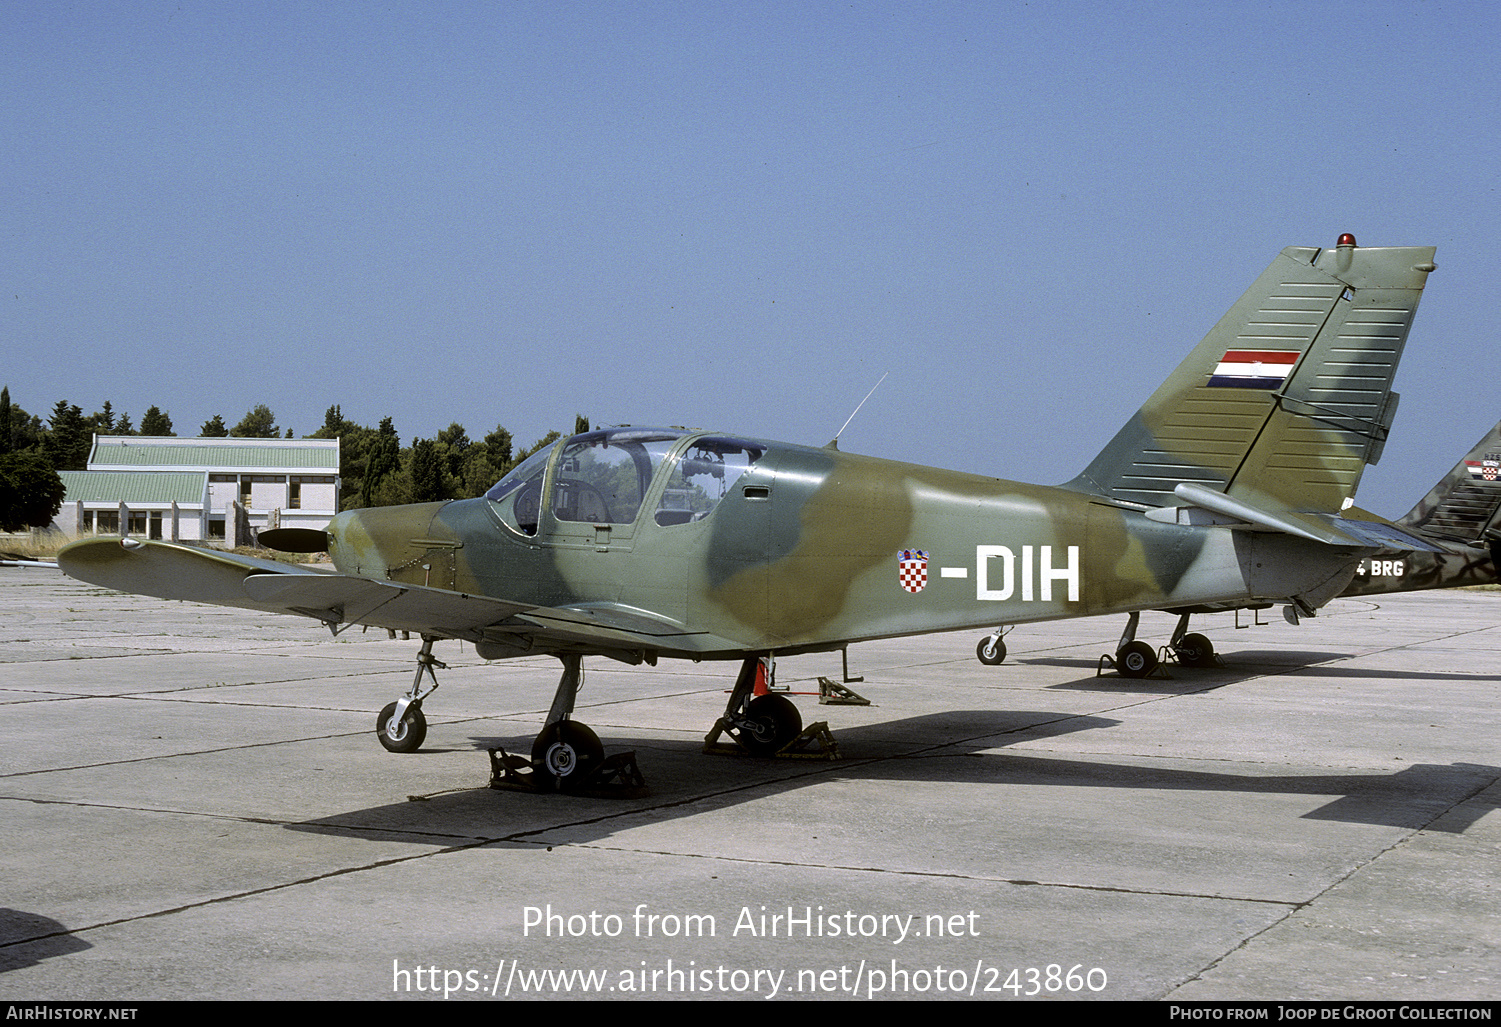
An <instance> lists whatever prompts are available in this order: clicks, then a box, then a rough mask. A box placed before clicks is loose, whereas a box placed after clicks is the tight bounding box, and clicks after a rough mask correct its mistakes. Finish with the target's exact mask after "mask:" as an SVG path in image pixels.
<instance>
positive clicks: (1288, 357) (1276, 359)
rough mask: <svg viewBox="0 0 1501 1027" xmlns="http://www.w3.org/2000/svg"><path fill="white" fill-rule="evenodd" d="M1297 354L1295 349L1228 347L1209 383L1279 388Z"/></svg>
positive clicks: (1235, 387) (1228, 386)
mask: <svg viewBox="0 0 1501 1027" xmlns="http://www.w3.org/2000/svg"><path fill="white" fill-rule="evenodd" d="M1300 356H1302V354H1301V353H1299V352H1297V351H1296V350H1280V349H1227V350H1226V351H1225V356H1224V358H1223V359H1222V360H1221V361H1220V362H1219V365H1218V366H1216V367H1215V369H1214V373H1213V374H1211V375H1210V376H1209V382H1208V384H1209V387H1210V388H1217V389H1276V388H1280V387H1281V386H1282V385H1283V384H1285V383H1286V382H1287V376H1288V375H1290V374H1292V373H1293V365H1295V364H1296V363H1297V362H1298V357H1300Z"/></svg>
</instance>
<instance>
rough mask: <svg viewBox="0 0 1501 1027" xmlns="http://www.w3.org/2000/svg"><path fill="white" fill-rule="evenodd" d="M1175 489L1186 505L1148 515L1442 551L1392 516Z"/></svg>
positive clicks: (1341, 542) (1333, 542)
mask: <svg viewBox="0 0 1501 1027" xmlns="http://www.w3.org/2000/svg"><path fill="white" fill-rule="evenodd" d="M1173 494H1174V495H1175V496H1176V497H1177V498H1178V499H1180V500H1182V501H1183V503H1184V504H1186V505H1182V506H1166V507H1159V508H1157V509H1155V510H1148V511H1147V513H1146V516H1147V517H1148V518H1149V519H1150V520H1154V521H1162V522H1164V523H1167V524H1220V525H1236V524H1239V525H1244V526H1252V527H1256V528H1259V529H1261V530H1264V531H1276V532H1281V533H1282V534H1284V535H1295V536H1297V537H1299V538H1306V539H1309V540H1311V541H1314V542H1322V543H1324V544H1325V545H1330V546H1350V547H1355V548H1361V549H1370V548H1376V549H1382V548H1392V547H1395V548H1401V549H1416V550H1426V551H1428V552H1434V553H1436V552H1439V551H1440V549H1439V547H1437V546H1434V545H1430V544H1429V543H1427V542H1425V541H1423V540H1422V539H1420V538H1418V537H1417V536H1415V535H1412V534H1410V533H1408V532H1405V531H1403V530H1401V528H1399V527H1397V526H1396V525H1395V524H1392V523H1391V522H1390V521H1384V520H1381V519H1380V518H1377V517H1375V516H1374V515H1370V514H1367V515H1365V516H1367V517H1370V518H1371V519H1370V520H1355V519H1353V518H1349V517H1340V516H1337V515H1334V514H1327V513H1321V512H1310V511H1303V510H1289V509H1285V508H1280V507H1278V506H1277V505H1276V504H1274V503H1271V502H1268V501H1266V500H1265V499H1262V500H1260V501H1254V500H1251V499H1248V498H1245V497H1238V496H1227V495H1225V494H1224V493H1223V492H1216V491H1214V490H1213V489H1206V488H1204V487H1203V486H1202V485H1194V484H1190V483H1184V484H1180V485H1178V487H1177V488H1175V489H1174V490H1173Z"/></svg>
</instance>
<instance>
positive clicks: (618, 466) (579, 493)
mask: <svg viewBox="0 0 1501 1027" xmlns="http://www.w3.org/2000/svg"><path fill="white" fill-rule="evenodd" d="M679 438H681V435H680V434H679V433H668V432H660V431H650V430H642V429H631V428H611V429H606V430H604V431H595V432H586V433H585V434H583V435H575V436H574V437H573V438H571V439H569V440H568V441H567V442H566V443H563V444H562V445H564V446H565V447H566V448H565V449H564V450H563V453H562V456H561V457H560V458H559V460H558V470H557V475H556V478H555V480H554V482H553V488H552V512H553V516H555V517H556V518H557V519H558V520H560V521H585V522H589V523H594V524H630V523H631V522H632V521H634V520H635V519H636V514H637V513H639V512H640V510H641V501H642V499H643V498H644V497H645V495H646V491H647V489H648V488H649V487H650V486H651V480H652V476H653V475H654V474H655V473H656V470H657V468H658V467H660V466H661V464H662V461H663V460H664V459H665V458H666V456H667V452H668V450H670V449H671V448H672V446H673V444H674V443H676V442H677V440H678V439H679Z"/></svg>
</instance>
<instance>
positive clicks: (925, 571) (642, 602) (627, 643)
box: [58, 235, 1437, 788]
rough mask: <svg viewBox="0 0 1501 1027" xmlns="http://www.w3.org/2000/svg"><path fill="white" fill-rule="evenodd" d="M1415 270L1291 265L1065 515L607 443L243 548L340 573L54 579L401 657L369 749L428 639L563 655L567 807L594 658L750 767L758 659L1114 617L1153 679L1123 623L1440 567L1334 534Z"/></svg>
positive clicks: (652, 440)
mask: <svg viewBox="0 0 1501 1027" xmlns="http://www.w3.org/2000/svg"><path fill="white" fill-rule="evenodd" d="M1433 253H1434V251H1433V249H1432V248H1431V247H1410V248H1369V247H1367V248H1360V247H1357V246H1356V244H1355V240H1354V238H1353V237H1351V236H1348V235H1346V236H1342V237H1340V239H1339V242H1338V244H1337V245H1336V246H1335V247H1334V248H1332V249H1318V248H1309V247H1291V248H1288V249H1286V250H1284V251H1283V252H1282V253H1281V255H1279V256H1278V257H1276V259H1275V260H1273V261H1272V264H1271V266H1270V267H1269V268H1268V269H1267V270H1266V271H1265V272H1264V273H1263V274H1262V275H1261V277H1260V278H1258V279H1257V280H1256V282H1255V283H1254V284H1253V285H1252V286H1251V288H1250V290H1249V291H1247V292H1246V294H1245V295H1244V296H1243V297H1242V298H1241V299H1240V301H1239V302H1237V303H1236V304H1235V305H1234V306H1233V307H1232V308H1231V309H1230V311H1229V313H1227V314H1226V315H1225V316H1224V318H1222V319H1221V320H1220V322H1219V324H1218V325H1216V326H1215V328H1214V329H1213V330H1212V331H1211V332H1210V333H1209V335H1208V336H1207V337H1206V338H1205V339H1204V340H1203V341H1202V342H1201V343H1200V344H1199V345H1198V347H1197V348H1195V349H1194V350H1193V352H1192V353H1190V354H1189V356H1188V358H1187V359H1186V360H1184V361H1183V363H1182V364H1181V365H1180V366H1179V367H1178V369H1177V370H1176V371H1174V372H1173V373H1172V375H1171V376H1170V377H1169V378H1168V380H1167V382H1166V383H1165V384H1164V385H1162V387H1161V388H1159V389H1158V390H1157V392H1156V393H1154V394H1153V396H1152V397H1151V398H1150V399H1149V400H1148V401H1147V404H1146V405H1145V406H1144V407H1143V408H1142V409H1141V410H1140V411H1139V412H1138V413H1137V414H1136V415H1135V416H1134V417H1132V418H1131V420H1130V421H1129V422H1128V423H1127V424H1126V426H1125V427H1124V428H1122V429H1121V431H1120V433H1119V434H1117V435H1116V437H1115V439H1114V440H1113V441H1112V442H1111V443H1110V444H1109V445H1108V446H1107V447H1106V448H1105V449H1104V450H1103V451H1102V452H1101V453H1100V455H1099V456H1098V457H1096V458H1095V460H1094V461H1093V462H1092V463H1091V464H1090V465H1089V466H1088V467H1087V468H1086V469H1085V471H1084V473H1083V474H1081V475H1079V477H1077V478H1075V479H1074V480H1072V481H1070V482H1067V483H1066V484H1064V485H1062V486H1059V487H1045V486H1037V485H1026V484H1019V483H1016V482H1010V481H1003V480H999V479H995V478H988V477H982V476H979V475H974V474H962V473H959V472H955V471H945V470H939V469H936V468H931V467H922V466H918V465H914V464H905V463H895V462H891V461H886V460H878V459H874V458H871V457H864V456H855V455H851V454H848V453H844V452H841V451H839V450H838V449H837V447H836V446H835V445H834V444H833V443H830V444H829V445H828V446H825V447H823V448H813V447H808V446H798V445H788V444H783V443H777V442H767V441H762V440H759V439H751V438H743V437H740V436H736V435H732V434H725V433H722V432H714V431H683V430H676V429H650V428H636V427H630V428H608V429H604V430H598V431H590V432H586V433H584V434H581V435H575V436H573V437H572V438H568V439H564V440H561V441H559V442H557V443H556V444H555V445H553V446H552V447H550V448H548V449H545V450H543V451H541V452H539V453H537V454H536V455H534V456H533V457H531V458H530V459H528V460H526V461H525V462H523V463H522V464H521V465H520V466H518V467H517V468H516V469H515V470H513V471H512V472H511V473H509V474H507V475H506V477H505V478H504V479H502V480H501V481H500V482H499V483H497V484H496V485H495V486H494V487H493V488H492V489H490V491H489V492H488V493H486V494H485V496H483V497H482V498H477V499H469V500H459V501H455V502H448V503H428V504H421V505H416V506H406V507H387V508H375V509H365V510H355V511H349V512H346V513H341V514H339V515H338V516H337V517H335V518H334V519H333V521H331V522H330V523H329V525H328V528H327V530H326V532H310V531H307V530H306V529H282V530H281V531H274V532H273V531H268V532H264V533H263V534H262V540H263V541H264V542H265V543H266V544H268V545H271V546H274V547H276V548H279V549H291V550H303V551H315V550H320V549H326V550H327V551H328V553H329V555H330V557H331V558H332V560H333V563H334V565H335V567H336V568H337V573H326V572H320V571H318V570H315V569H313V568H309V567H297V566H289V565H286V564H281V563H275V562H271V561H266V560H257V559H254V558H248V557H242V556H236V555H231V554H226V553H222V552H215V551H213V550H208V549H201V548H194V547H190V546H184V545H177V544H171V543H163V542H151V541H142V540H138V539H133V538H126V539H118V540H92V541H83V542H78V543H74V544H73V545H71V546H69V547H67V548H66V549H64V550H63V551H62V553H61V554H60V555H59V558H58V562H59V563H60V564H61V566H62V567H63V569H64V570H65V571H66V572H67V573H68V574H70V575H72V576H73V577H75V578H80V579H82V580H85V581H89V582H93V583H95V584H98V585H103V586H106V587H109V588H115V589H121V590H124V591H129V592H138V593H144V594H147V595H153V596H160V597H164V598H169V599H185V600H192V601H196V602H207V603H218V604H224V605H229V606H237V607H244V608H248V609H254V610H263V611H276V612H282V613H291V614H298V615H301V616H305V617H310V618H313V619H315V620H319V621H322V622H323V623H324V624H325V625H327V626H328V627H329V629H330V630H332V631H334V632H335V633H337V632H338V631H341V630H344V629H345V628H347V627H349V626H351V625H355V624H361V625H374V626H379V627H384V628H388V629H393V630H400V631H407V632H416V633H418V634H419V635H420V636H421V638H422V645H421V650H420V652H419V654H418V657H417V660H418V666H417V673H416V677H415V679H414V681H413V684H412V687H411V689H409V690H408V691H407V692H406V694H404V695H403V696H401V697H400V698H399V699H398V700H397V701H396V702H394V703H392V704H390V705H389V706H387V707H386V708H385V709H384V710H382V711H381V714H380V716H379V718H378V721H377V731H378V736H379V738H380V741H381V743H382V744H383V745H385V746H386V748H388V749H391V750H394V751H398V752H409V751H413V750H415V749H416V748H418V747H419V746H420V745H421V743H422V741H423V739H424V737H425V734H426V721H425V718H424V716H423V713H422V704H423V701H424V700H425V699H427V698H428V696H429V695H431V693H432V690H433V688H436V687H437V679H436V676H435V675H434V673H433V667H434V666H435V665H437V666H439V667H441V666H442V665H441V664H438V663H437V661H436V660H435V659H434V658H433V655H432V646H433V643H434V642H435V641H436V640H437V639H441V638H456V639H467V640H468V641H470V642H472V643H473V644H474V646H475V648H476V651H477V652H478V653H479V654H480V655H481V656H482V657H484V658H486V659H502V658H505V657H509V656H522V655H536V654H550V655H554V656H556V657H558V659H559V660H560V661H561V662H562V665H563V673H562V678H561V680H560V682H559V684H558V688H557V692H556V695H555V697H554V699H553V703H552V707H551V710H550V711H549V713H548V715H547V718H546V720H545V722H544V725H543V728H542V731H541V733H540V734H539V735H538V736H537V738H536V741H535V743H534V744H533V747H532V771H533V775H534V779H535V780H536V781H538V782H539V783H542V784H546V783H551V784H555V785H557V786H560V787H565V788H569V787H573V788H577V787H583V786H584V785H585V784H586V783H587V782H588V781H589V779H590V774H591V773H592V771H593V770H594V768H596V767H597V766H598V765H599V763H600V761H601V759H602V755H603V750H602V748H601V746H600V743H599V740H598V738H597V737H596V736H595V735H594V733H593V732H592V731H590V730H589V729H588V728H587V727H585V726H584V725H582V724H580V723H579V722H577V721H576V720H574V719H572V711H573V706H574V699H575V696H576V694H577V691H578V687H579V684H580V682H581V680H582V676H583V665H582V659H583V657H584V656H588V655H597V656H607V657H610V658H612V659H616V660H620V661H623V662H625V663H630V664H637V663H643V662H644V663H648V664H655V663H656V661H657V660H658V659H659V658H661V657H676V658H685V659H692V660H731V659H733V660H740V661H742V662H741V669H740V674H739V677H738V679H737V681H736V684H735V687H734V689H733V690H732V692H731V695H730V698H729V701H728V703H727V705H726V709H725V713H724V717H723V718H722V719H721V720H720V722H719V725H718V726H719V727H720V728H722V729H723V730H724V731H726V732H727V733H728V734H729V735H730V736H731V737H732V738H734V739H735V740H736V741H737V742H738V743H739V744H740V745H741V746H743V747H744V748H745V749H747V750H749V751H751V752H753V753H757V754H773V753H776V752H778V751H781V750H782V749H784V748H785V747H786V746H787V745H788V744H789V743H790V742H791V741H792V740H793V739H795V737H796V736H797V735H798V734H799V732H800V730H801V724H802V721H801V717H800V715H799V713H798V710H797V707H796V705H795V704H793V703H792V702H791V700H789V699H788V698H787V697H786V696H785V695H781V694H778V693H771V694H762V695H757V694H755V692H756V688H755V685H756V682H757V680H758V675H759V670H758V668H762V667H764V666H766V662H769V660H770V659H771V658H772V657H774V656H776V655H790V654H796V653H809V652H837V651H841V650H845V649H846V648H847V647H848V646H849V645H850V644H851V643H854V642H860V641H865V640H870V639H877V638H890V637H897V636H903V635H916V634H924V633H928V632H940V631H953V630H956V629H963V628H974V627H991V626H993V625H996V624H1003V625H1007V624H1016V623H1020V622H1027V621H1045V620H1053V619H1060V618H1066V617H1082V616H1090V615H1095V614H1104V613H1124V614H1130V615H1132V620H1131V622H1130V623H1131V630H1129V631H1128V637H1126V638H1123V639H1122V644H1121V647H1120V650H1119V652H1118V653H1117V654H1116V657H1115V660H1116V663H1117V665H1118V667H1119V668H1120V669H1121V670H1122V672H1124V673H1127V674H1140V673H1144V672H1145V669H1147V668H1148V665H1149V664H1150V663H1152V662H1155V659H1156V657H1155V654H1154V650H1153V649H1152V648H1151V647H1150V646H1147V645H1146V644H1145V643H1142V642H1138V641H1136V640H1135V638H1134V626H1135V615H1136V614H1137V612H1139V611H1141V610H1163V609H1166V610H1173V611H1175V612H1178V613H1180V615H1188V614H1192V613H1194V612H1196V611H1201V610H1205V611H1208V610H1220V609H1231V608H1234V607H1240V606H1247V605H1251V604H1256V603H1272V602H1275V603H1286V604H1289V605H1291V606H1292V607H1293V608H1294V609H1296V610H1298V611H1301V612H1302V613H1305V614H1308V613H1312V612H1313V611H1314V610H1316V609H1317V608H1318V607H1320V606H1322V605H1323V604H1324V603H1326V602H1328V601H1329V600H1330V599H1332V598H1334V597H1335V596H1337V595H1339V594H1340V593H1341V592H1342V591H1343V590H1344V589H1345V588H1346V587H1347V586H1348V585H1349V583H1350V581H1351V578H1352V576H1353V575H1354V574H1355V572H1356V569H1357V567H1358V566H1359V565H1360V563H1361V561H1362V560H1364V559H1367V558H1369V557H1371V556H1372V555H1373V554H1375V553H1378V552H1382V551H1384V550H1398V549H1400V550H1403V551H1414V552H1432V551H1435V550H1436V549H1437V547H1436V546H1434V545H1433V544H1431V543H1429V542H1427V541H1425V540H1424V539H1422V538H1419V537H1417V536H1416V535H1415V534H1412V533H1409V532H1408V531H1405V530H1403V529H1402V528H1401V527H1399V526H1397V525H1394V524H1392V523H1391V522H1388V521H1384V520H1382V519H1380V518H1378V517H1375V516H1374V515H1371V514H1367V513H1364V512H1362V511H1360V510H1357V509H1355V508H1354V507H1353V505H1352V503H1353V500H1352V497H1353V496H1354V493H1355V487H1356V485H1357V484H1358V482H1359V480H1360V476H1361V473H1362V471H1363V470H1364V468H1365V465H1366V464H1368V463H1374V462H1375V461H1376V459H1377V458H1378V457H1379V456H1380V453H1381V448H1382V445H1383V443H1384V441H1385V439H1386V436H1387V431H1388V428H1389V426H1390V424H1391V420H1392V416H1393V414H1394V412H1395V409H1396V400H1397V397H1396V394H1395V393H1393V392H1392V390H1391V384H1392V378H1393V375H1394V374H1395V372H1396V369H1397V363H1398V359H1399V357H1400V355H1401V352H1402V348H1403V345H1404V343H1405V341H1406V338H1407V334H1408V331H1409V328H1410V326H1411V323H1412V318H1413V315H1414V312H1415V311H1416V309H1417V305H1418V301H1419V299H1420V298H1421V295H1422V289H1423V286H1424V283H1425V282H1426V280H1427V277H1428V274H1429V272H1431V271H1432V270H1433V266H1434V265H1433ZM1186 624H1187V622H1186V620H1184V621H1183V626H1184V627H1186ZM1178 634H1179V635H1180V636H1182V635H1183V634H1184V632H1183V631H1182V630H1181V629H1180V631H1179V632H1178ZM1199 637H1202V636H1199ZM1184 641H1185V639H1184V638H1183V637H1179V638H1177V639H1175V642H1176V643H1178V644H1181V643H1183V642H1184ZM1206 641H1207V640H1206ZM984 645H985V642H983V641H982V643H981V647H982V648H983V647H984ZM763 661H766V662H763ZM428 680H430V681H431V684H430V685H429V684H427V681H428Z"/></svg>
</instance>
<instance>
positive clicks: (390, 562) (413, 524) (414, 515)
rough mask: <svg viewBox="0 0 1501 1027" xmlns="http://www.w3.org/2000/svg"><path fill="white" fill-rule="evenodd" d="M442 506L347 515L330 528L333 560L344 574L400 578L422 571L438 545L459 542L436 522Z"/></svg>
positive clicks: (420, 505) (384, 508) (421, 505)
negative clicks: (413, 570) (409, 571)
mask: <svg viewBox="0 0 1501 1027" xmlns="http://www.w3.org/2000/svg"><path fill="white" fill-rule="evenodd" d="M444 505H445V504H443V503H418V504H416V505H413V506H377V507H368V508H366V509H364V510H347V511H345V512H344V513H341V514H338V515H337V516H335V517H334V519H333V520H331V521H329V522H328V528H327V531H328V555H329V556H330V557H331V558H332V560H333V562H334V566H335V567H337V568H339V570H340V571H342V572H343V573H345V574H358V575H361V576H363V577H367V578H395V577H398V576H399V575H400V574H401V572H402V571H404V570H407V569H410V568H415V567H418V566H419V565H420V564H421V562H422V559H423V557H424V555H425V554H426V553H427V552H428V551H429V550H430V549H431V548H432V547H433V545H434V544H435V543H436V544H438V545H442V544H443V543H452V542H455V541H457V536H455V535H454V533H453V532H452V531H450V530H449V529H448V528H447V527H446V526H444V525H443V524H442V522H441V521H438V520H437V519H436V515H437V513H438V511H439V510H441V509H442V508H443V506H444Z"/></svg>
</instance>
